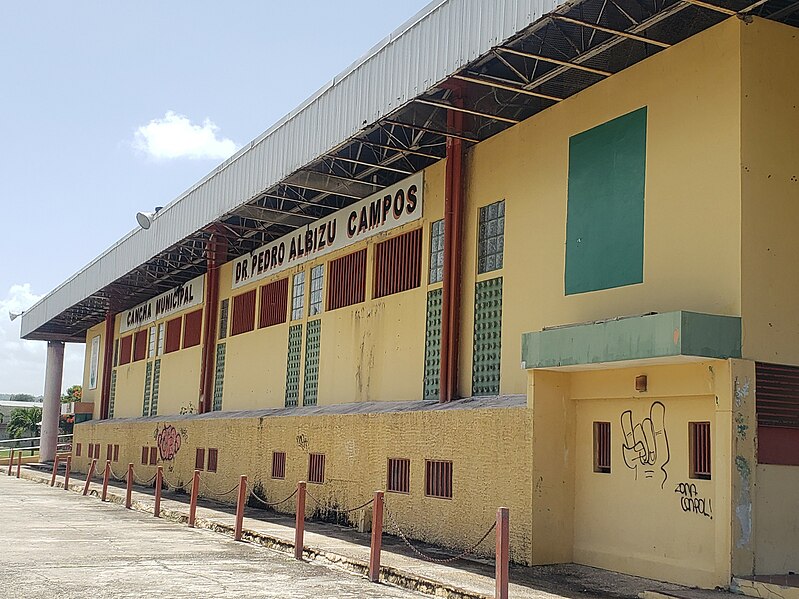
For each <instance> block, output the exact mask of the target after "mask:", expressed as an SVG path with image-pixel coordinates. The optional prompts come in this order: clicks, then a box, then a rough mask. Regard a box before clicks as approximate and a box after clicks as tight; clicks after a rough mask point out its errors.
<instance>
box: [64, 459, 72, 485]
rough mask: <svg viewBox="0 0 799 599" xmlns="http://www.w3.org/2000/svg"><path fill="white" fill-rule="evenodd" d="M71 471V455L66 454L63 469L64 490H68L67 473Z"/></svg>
mask: <svg viewBox="0 0 799 599" xmlns="http://www.w3.org/2000/svg"><path fill="white" fill-rule="evenodd" d="M71 471H72V456H71V455H68V456H67V467H66V469H65V470H64V490H65V491H69V475H70V473H71Z"/></svg>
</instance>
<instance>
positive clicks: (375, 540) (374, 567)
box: [369, 491, 383, 582]
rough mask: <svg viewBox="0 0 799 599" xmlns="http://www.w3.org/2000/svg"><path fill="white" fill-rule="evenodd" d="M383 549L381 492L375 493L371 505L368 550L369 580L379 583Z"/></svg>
mask: <svg viewBox="0 0 799 599" xmlns="http://www.w3.org/2000/svg"><path fill="white" fill-rule="evenodd" d="M382 549H383V491H375V499H374V503H372V544H371V546H370V549H369V580H371V581H372V582H380V552H381V551H382Z"/></svg>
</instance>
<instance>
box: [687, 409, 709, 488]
mask: <svg viewBox="0 0 799 599" xmlns="http://www.w3.org/2000/svg"><path fill="white" fill-rule="evenodd" d="M688 445H689V447H688V455H689V456H690V460H691V463H690V470H689V472H690V474H689V476H690V477H691V478H701V479H705V480H710V474H711V466H710V459H711V453H710V423H709V422H689V423H688Z"/></svg>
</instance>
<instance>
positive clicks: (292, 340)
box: [286, 324, 302, 407]
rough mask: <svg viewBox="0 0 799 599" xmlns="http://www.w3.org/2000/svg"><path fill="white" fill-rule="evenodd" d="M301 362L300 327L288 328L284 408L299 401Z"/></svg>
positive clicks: (299, 325)
mask: <svg viewBox="0 0 799 599" xmlns="http://www.w3.org/2000/svg"><path fill="white" fill-rule="evenodd" d="M301 360H302V325H301V324H295V325H292V326H290V327H289V346H288V360H287V361H286V406H287V407H288V406H296V405H297V403H298V402H299V399H300V362H301Z"/></svg>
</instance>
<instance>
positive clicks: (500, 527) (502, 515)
mask: <svg viewBox="0 0 799 599" xmlns="http://www.w3.org/2000/svg"><path fill="white" fill-rule="evenodd" d="M509 531H510V515H509V511H508V508H506V507H501V508H499V509H498V510H497V549H496V551H497V553H496V582H497V588H496V593H495V597H496V599H508V564H509V562H510V535H509Z"/></svg>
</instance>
